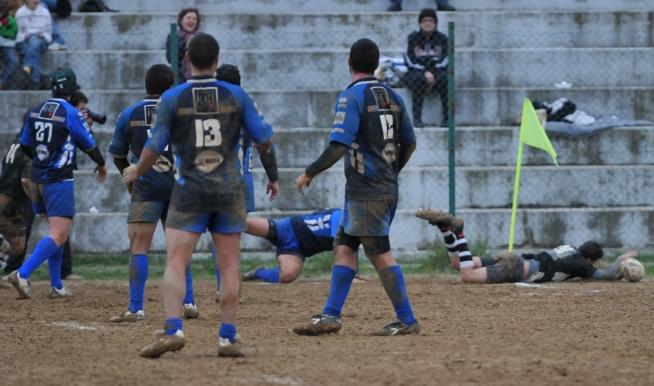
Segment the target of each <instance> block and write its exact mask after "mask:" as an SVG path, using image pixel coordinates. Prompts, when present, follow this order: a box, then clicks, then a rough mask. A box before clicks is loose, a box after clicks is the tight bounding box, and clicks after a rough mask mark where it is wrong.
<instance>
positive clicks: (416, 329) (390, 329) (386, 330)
mask: <svg viewBox="0 0 654 386" xmlns="http://www.w3.org/2000/svg"><path fill="white" fill-rule="evenodd" d="M419 333H420V323H418V322H417V321H416V322H415V323H413V324H412V325H410V326H408V325H406V324H404V323H402V322H400V321H399V320H398V321H397V322H393V323H390V324H387V325H385V326H384V327H383V328H382V329H381V330H380V331H377V332H375V333H373V335H377V336H394V335H417V334H419Z"/></svg>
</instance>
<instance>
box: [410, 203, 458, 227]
mask: <svg viewBox="0 0 654 386" xmlns="http://www.w3.org/2000/svg"><path fill="white" fill-rule="evenodd" d="M416 217H418V218H421V219H423V220H427V222H429V224H431V225H434V226H436V227H438V229H440V230H441V231H446V230H448V229H450V227H451V226H452V216H451V215H450V214H449V213H447V212H444V211H442V210H440V209H431V208H423V209H418V211H417V212H416Z"/></svg>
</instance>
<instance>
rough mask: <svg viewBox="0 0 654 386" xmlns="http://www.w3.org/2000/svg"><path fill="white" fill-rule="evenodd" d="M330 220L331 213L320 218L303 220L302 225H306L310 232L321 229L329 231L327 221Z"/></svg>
mask: <svg viewBox="0 0 654 386" xmlns="http://www.w3.org/2000/svg"><path fill="white" fill-rule="evenodd" d="M331 218H332V215H331V213H329V214H326V215H324V216H322V217H317V218H307V219H304V223H305V224H306V225H307V228H309V229H310V230H311V231H312V232H316V231H319V230H321V229H329V227H330V225H329V221H330V220H331Z"/></svg>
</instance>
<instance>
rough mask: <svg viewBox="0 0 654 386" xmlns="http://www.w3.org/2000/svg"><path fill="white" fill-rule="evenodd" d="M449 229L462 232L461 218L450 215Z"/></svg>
mask: <svg viewBox="0 0 654 386" xmlns="http://www.w3.org/2000/svg"><path fill="white" fill-rule="evenodd" d="M450 229H451V230H452V232H454V233H460V232H463V219H462V218H460V217H452V221H451V222H450Z"/></svg>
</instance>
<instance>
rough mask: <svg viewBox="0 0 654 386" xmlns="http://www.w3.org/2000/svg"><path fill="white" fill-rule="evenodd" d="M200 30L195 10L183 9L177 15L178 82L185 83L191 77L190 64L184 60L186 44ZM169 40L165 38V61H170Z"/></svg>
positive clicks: (198, 15) (197, 13) (198, 14)
mask: <svg viewBox="0 0 654 386" xmlns="http://www.w3.org/2000/svg"><path fill="white" fill-rule="evenodd" d="M199 28H200V12H199V11H198V10H197V9H196V8H184V9H182V10H181V11H179V14H178V15H177V47H178V54H179V55H178V57H179V80H180V82H185V81H186V79H188V78H190V77H191V64H190V63H189V61H188V59H187V58H186V55H185V54H186V44H187V43H188V41H189V40H191V38H192V37H193V36H195V34H197V33H198V29H199ZM170 39H171V36H170V34H168V38H166V60H168V63H172V62H171V60H170Z"/></svg>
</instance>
